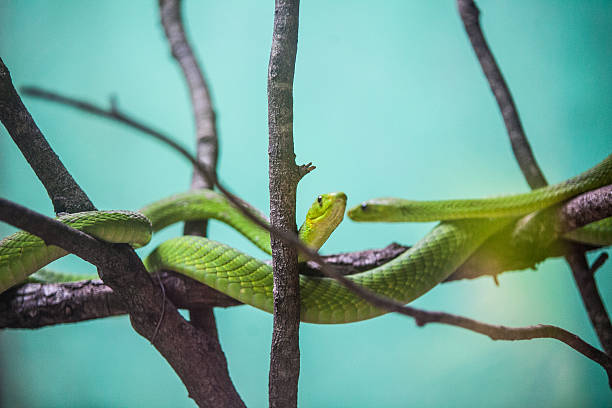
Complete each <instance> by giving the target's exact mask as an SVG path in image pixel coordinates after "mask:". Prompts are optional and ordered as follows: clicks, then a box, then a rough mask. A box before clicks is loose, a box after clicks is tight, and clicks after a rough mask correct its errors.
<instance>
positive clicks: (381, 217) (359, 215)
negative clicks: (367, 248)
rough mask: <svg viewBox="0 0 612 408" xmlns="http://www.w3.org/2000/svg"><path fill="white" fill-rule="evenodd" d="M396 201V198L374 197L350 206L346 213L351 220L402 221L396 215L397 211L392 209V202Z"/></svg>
mask: <svg viewBox="0 0 612 408" xmlns="http://www.w3.org/2000/svg"><path fill="white" fill-rule="evenodd" d="M397 201H398V199H396V198H374V199H372V200H368V201H364V202H362V203H361V204H359V205H357V206H355V207H353V208H351V209H350V210H348V212H347V213H346V215H347V216H348V217H349V218H350V219H351V220H353V221H365V222H368V221H370V222H371V221H378V222H381V221H382V222H398V221H403V220H402V219H399V218H398V217H397V216H396V215H397V214H396V212H397V211H394V210H393V208H394V206H393V205H392V204H395V203H396V202H397Z"/></svg>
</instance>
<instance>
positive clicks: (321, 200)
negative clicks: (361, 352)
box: [317, 196, 323, 205]
mask: <svg viewBox="0 0 612 408" xmlns="http://www.w3.org/2000/svg"><path fill="white" fill-rule="evenodd" d="M317 201H318V202H319V205H322V204H323V197H321V196H318V197H317Z"/></svg>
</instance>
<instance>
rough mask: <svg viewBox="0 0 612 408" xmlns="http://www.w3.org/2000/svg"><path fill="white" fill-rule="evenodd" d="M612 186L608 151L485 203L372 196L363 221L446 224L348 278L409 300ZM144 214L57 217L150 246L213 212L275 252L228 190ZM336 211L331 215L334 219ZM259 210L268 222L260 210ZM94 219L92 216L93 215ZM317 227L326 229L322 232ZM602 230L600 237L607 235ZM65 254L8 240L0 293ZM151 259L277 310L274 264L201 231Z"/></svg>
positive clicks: (323, 203) (29, 239) (0, 262)
mask: <svg viewBox="0 0 612 408" xmlns="http://www.w3.org/2000/svg"><path fill="white" fill-rule="evenodd" d="M611 183H612V156H609V157H607V158H606V159H605V160H604V161H602V162H601V163H599V164H598V165H597V166H595V167H593V168H592V169H590V170H588V171H586V172H584V173H582V174H580V175H578V176H576V177H573V178H571V179H569V180H567V181H565V182H562V183H559V184H556V185H553V186H549V187H545V188H541V189H538V190H534V191H533V192H531V193H527V194H519V195H513V196H504V197H499V198H493V199H487V200H448V201H441V202H415V201H408V200H401V199H388V198H387V199H375V200H370V201H366V202H364V203H363V204H362V205H360V206H357V207H355V208H353V209H351V210H350V211H349V212H348V216H349V217H350V218H352V219H354V220H356V221H387V222H398V221H430V220H444V221H442V222H440V223H439V224H438V225H437V226H435V227H434V228H433V229H432V230H431V231H430V232H429V233H428V234H427V235H425V237H423V238H422V239H421V240H420V241H419V242H417V243H416V244H415V245H414V246H413V247H412V248H410V249H409V250H407V251H406V252H404V253H403V254H402V255H400V256H398V257H397V258H395V259H393V260H392V261H390V262H388V263H386V264H384V265H381V266H379V267H377V268H374V269H371V270H369V271H366V272H362V273H358V274H355V275H350V276H349V277H348V278H349V279H351V280H353V281H355V282H356V283H358V284H360V285H363V286H364V287H366V288H367V289H369V290H371V291H374V292H376V293H378V294H381V295H384V296H388V297H391V298H393V299H396V300H398V301H400V302H402V303H409V302H411V301H412V300H414V299H416V298H417V297H419V296H421V295H422V294H424V293H426V292H427V291H428V290H430V289H431V288H433V287H434V286H435V285H437V284H438V283H439V282H440V281H442V280H443V279H445V278H446V277H447V276H448V275H450V274H451V273H452V272H453V271H454V270H455V269H456V268H457V267H459V266H460V265H461V264H462V263H463V262H464V261H465V260H466V259H467V257H469V256H470V255H471V254H472V253H473V252H474V251H475V250H476V249H477V248H478V247H479V246H480V245H481V244H482V243H483V242H484V241H485V240H486V239H487V238H489V237H490V236H491V235H492V234H494V233H495V232H497V231H499V230H500V229H501V228H503V227H504V226H506V225H508V224H509V223H511V222H513V221H515V220H516V219H517V218H518V217H520V216H522V215H525V214H527V213H530V212H533V211H537V210H540V209H542V208H546V207H548V206H551V205H553V204H555V203H558V202H561V201H563V200H566V199H568V198H570V197H572V196H575V195H577V194H580V193H582V192H585V191H588V190H592V189H594V188H597V187H600V186H603V185H607V184H611ZM345 203H346V196H345V195H344V194H343V193H332V194H328V195H323V196H319V197H318V198H317V200H316V201H315V202H314V203H313V206H312V207H311V210H309V213H308V215H307V221H306V222H305V224H304V226H302V228H301V229H300V236H301V237H302V238H303V239H305V240H306V242H307V243H308V244H309V245H311V246H313V247H315V248H318V247H319V246H320V245H321V244H322V242H323V241H324V240H325V239H327V237H328V236H329V234H330V233H331V231H332V230H333V229H334V228H335V227H336V225H337V224H338V223H339V222H340V220H341V219H342V213H343V212H344V207H345ZM141 212H142V214H144V215H145V216H146V217H143V216H142V215H140V214H138V213H128V212H112V213H111V212H106V213H95V214H102V215H94V214H92V213H80V214H85V215H80V214H76V215H71V216H70V217H74V219H79V220H81V221H80V222H82V223H85V224H88V225H85V226H83V227H81V225H78V223H75V221H74V220H73V219H72V218H71V219H69V220H68V219H63V218H62V217H60V219H62V221H67V222H70V223H72V224H71V225H72V226H74V227H77V228H79V229H82V230H84V231H86V232H88V233H91V234H92V235H95V236H96V237H98V238H100V239H104V240H107V241H111V242H132V243H135V244H138V245H143V244H145V243H146V242H147V241H148V239H149V237H150V231H149V230H148V229H147V228H150V226H149V225H148V223H149V221H148V220H150V221H151V223H152V227H153V230H158V229H160V228H163V227H164V226H166V225H169V224H171V223H173V222H176V221H179V220H185V219H201V218H216V219H219V220H221V221H223V222H226V223H228V224H230V225H232V226H233V227H234V228H236V229H238V230H239V231H240V232H242V233H243V234H244V235H245V236H247V238H248V239H250V240H251V241H252V242H253V243H254V244H256V245H257V246H258V247H260V248H261V249H263V250H265V251H266V252H268V253H269V251H270V249H269V242H270V239H269V235H268V233H267V232H266V231H265V229H263V228H260V227H257V226H254V224H253V223H251V222H250V221H249V220H248V219H246V217H244V216H243V215H242V214H241V213H240V212H239V211H238V210H237V209H235V208H234V207H233V206H231V204H229V203H228V202H227V201H226V200H225V199H224V198H223V197H221V196H219V195H218V194H216V193H214V192H211V191H205V192H202V193H186V194H182V195H177V196H173V197H171V198H168V199H166V200H162V201H160V202H157V203H154V204H152V205H150V206H148V207H145V208H144V209H143V210H141ZM104 214H106V215H104ZM109 214H113V217H115V218H121V217H123V218H121V220H119V221H112V222H111V223H110V224H107V223H106V221H105V220H104V219H102V220H101V218H108V215H109ZM114 214H118V215H114ZM258 214H259V213H258ZM330 214H333V216H330V218H329V219H328V215H330ZM258 216H259V217H261V218H262V220H264V219H265V218H264V217H263V215H261V214H259V215H258ZM95 217H97V219H96V220H95V221H93V220H92V221H90V220H91V219H92V218H95ZM90 223H91V225H89V224H90ZM601 223H602V224H601V225H602V226H603V227H601V228H600V229H603V230H605V229H606V225H609V224H610V223H609V221H604V222H601ZM606 223H608V224H606ZM321 225H322V226H321ZM591 227H592V226H591ZM319 228H323V232H321V231H319ZM94 230H95V231H94ZM120 230H121V231H120ZM124 230H130V231H124ZM145 230H146V231H145ZM585 231H586V232H584V234H586V235H588V231H587V230H585ZM605 234H606V233H603V235H601V237H600V238H598V239H601V240H604V241H605V240H606V239H607V238H606V235H605ZM128 235H135V236H129V237H128ZM124 236H125V238H124ZM124 239H125V240H124ZM576 239H580V238H579V237H578V238H576ZM607 244H609V242H607ZM60 251H61V250H60ZM58 254H59V255H62V254H65V253H61V254H60V253H59V252H57V249H53V247H46V246H45V245H44V243H43V242H42V241H41V240H39V239H38V238H35V237H33V236H31V235H30V234H26V233H23V232H20V233H17V234H14V235H13V236H11V237H8V238H5V239H4V240H3V241H1V242H0V291H3V290H5V289H6V288H8V287H10V286H13V285H15V284H17V283H19V282H22V281H23V280H24V279H25V278H26V277H27V276H28V275H29V274H31V273H33V272H34V271H36V270H37V269H39V268H40V267H42V266H43V265H44V264H46V263H48V262H50V261H51V260H52V259H51V258H53V259H55V258H57V257H58V256H59V255H58ZM144 262H145V265H146V267H147V269H148V270H149V271H151V272H153V271H156V270H159V269H167V270H174V271H176V272H179V273H183V274H185V275H187V276H190V277H192V278H194V279H196V280H198V281H200V282H203V283H205V284H207V285H209V286H211V287H213V288H215V289H217V290H220V291H222V292H224V293H226V294H228V295H229V296H232V297H234V298H236V299H238V300H240V301H242V302H244V303H247V304H250V305H252V306H254V307H257V308H259V309H262V310H265V311H267V312H272V269H271V267H270V266H269V265H268V264H266V263H264V262H261V261H259V260H257V259H255V258H253V257H250V256H248V255H246V254H244V253H242V252H240V251H238V250H236V249H234V248H231V247H229V246H227V245H224V244H221V243H218V242H215V241H212V240H208V239H206V238H201V237H190V236H186V237H179V238H174V239H171V240H169V241H166V242H164V243H162V244H161V245H160V246H158V247H157V248H156V249H155V250H154V251H153V252H152V253H151V254H150V255H149V256H148V257H147V258H146V259H145V261H144ZM300 296H301V319H302V320H303V321H305V322H312V323H348V322H354V321H359V320H364V319H369V318H372V317H375V316H378V315H380V314H383V313H385V311H384V310H381V309H378V308H375V307H373V306H372V305H370V304H369V303H368V302H366V301H365V300H363V299H361V298H360V297H358V296H357V295H355V294H354V293H352V292H351V291H349V290H347V289H346V288H344V287H343V286H341V285H340V284H339V283H337V282H336V281H335V280H332V279H329V278H320V277H309V276H303V275H302V276H300Z"/></svg>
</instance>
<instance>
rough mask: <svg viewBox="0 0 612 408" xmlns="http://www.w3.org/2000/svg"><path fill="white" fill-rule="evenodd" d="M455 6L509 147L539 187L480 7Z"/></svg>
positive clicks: (464, 2)
mask: <svg viewBox="0 0 612 408" xmlns="http://www.w3.org/2000/svg"><path fill="white" fill-rule="evenodd" d="M457 7H458V9H459V14H460V15H461V20H462V21H463V25H464V27H465V31H466V33H467V35H468V37H469V39H470V42H471V43H472V48H473V49H474V52H475V53H476V56H477V57H478V62H480V66H481V68H482V71H483V72H484V74H485V76H486V78H487V80H488V81H489V86H490V87H491V91H492V92H493V95H495V99H496V100H497V104H498V106H499V107H500V111H501V114H502V117H503V118H504V124H505V125H506V130H507V131H508V136H509V137H510V144H511V145H512V151H513V152H514V156H515V157H516V158H517V161H518V165H519V167H520V168H521V171H522V172H523V174H524V175H525V179H526V180H527V183H528V184H529V186H530V187H531V188H539V187H544V186H546V184H547V183H546V179H545V178H544V174H542V171H541V170H540V167H539V166H538V163H537V162H536V159H535V157H534V155H533V151H532V150H531V146H530V145H529V141H528V140H527V137H526V136H525V131H524V130H523V125H522V124H521V120H520V119H519V115H518V111H517V109H516V106H515V105H514V100H513V99H512V95H511V94H510V90H509V89H508V85H506V81H505V80H504V77H503V76H502V73H501V71H500V69H499V67H498V66H497V63H496V62H495V58H494V57H493V53H491V50H490V49H489V45H488V44H487V41H486V40H485V38H484V35H483V33H482V29H481V28H480V21H479V15H480V11H479V10H478V7H476V4H474V2H473V1H472V0H457Z"/></svg>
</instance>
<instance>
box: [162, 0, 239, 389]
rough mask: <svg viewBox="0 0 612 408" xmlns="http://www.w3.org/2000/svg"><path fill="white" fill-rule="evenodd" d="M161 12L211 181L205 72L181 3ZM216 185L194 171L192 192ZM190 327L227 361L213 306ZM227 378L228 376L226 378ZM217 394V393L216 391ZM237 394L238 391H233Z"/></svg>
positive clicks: (195, 228)
mask: <svg viewBox="0 0 612 408" xmlns="http://www.w3.org/2000/svg"><path fill="white" fill-rule="evenodd" d="M159 11H160V15H161V21H162V26H163V27H164V32H165V33H166V38H167V40H168V43H169V44H170V49H171V51H172V56H173V57H174V58H175V59H176V61H177V62H178V64H179V66H180V67H181V69H182V71H183V76H184V77H185V80H186V82H187V86H188V88H189V92H190V95H191V106H192V108H193V115H194V120H195V126H196V135H195V136H196V157H197V160H198V162H199V163H200V165H201V166H202V167H205V168H207V169H208V171H209V172H210V173H211V174H212V176H213V177H212V178H213V179H216V178H217V173H216V171H217V170H216V169H217V157H218V138H217V127H216V123H215V112H214V111H213V108H212V102H211V98H210V94H209V91H208V86H207V84H206V80H205V79H204V74H203V72H202V69H201V68H200V66H199V65H198V62H197V60H196V58H195V55H194V53H193V50H192V49H191V46H190V45H189V41H187V36H186V34H185V30H184V28H183V21H182V15H181V1H180V0H160V1H159ZM213 186H214V184H213V183H211V182H210V181H209V180H207V179H205V178H204V177H203V176H202V174H201V173H200V172H199V171H198V170H197V168H196V167H194V171H193V176H192V179H191V189H192V190H197V189H202V188H213ZM207 226H208V221H207V220H200V221H188V222H185V227H184V229H183V233H184V234H185V235H197V236H204V237H205V236H206V234H207ZM189 318H190V321H191V323H192V324H193V325H194V326H196V327H198V328H201V329H202V330H204V331H206V332H207V333H208V334H209V335H210V337H211V338H213V339H214V340H215V341H216V342H217V344H218V345H219V346H218V350H219V356H218V357H219V358H220V359H223V360H225V356H224V354H223V353H222V352H221V346H220V344H219V336H218V332H217V323H216V321H215V315H214V313H213V309H212V306H209V305H201V306H196V307H192V308H189ZM226 375H227V374H226ZM214 392H218V391H217V390H214ZM234 392H236V391H235V389H234Z"/></svg>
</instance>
